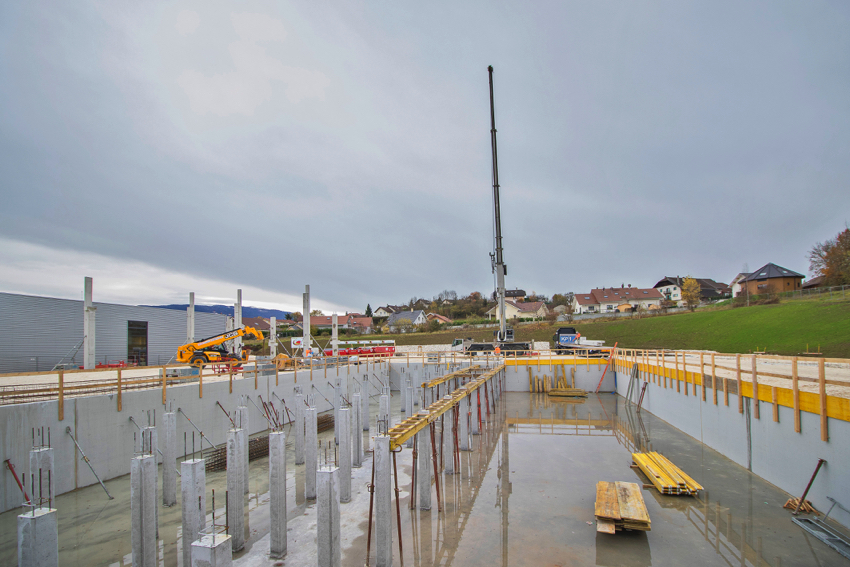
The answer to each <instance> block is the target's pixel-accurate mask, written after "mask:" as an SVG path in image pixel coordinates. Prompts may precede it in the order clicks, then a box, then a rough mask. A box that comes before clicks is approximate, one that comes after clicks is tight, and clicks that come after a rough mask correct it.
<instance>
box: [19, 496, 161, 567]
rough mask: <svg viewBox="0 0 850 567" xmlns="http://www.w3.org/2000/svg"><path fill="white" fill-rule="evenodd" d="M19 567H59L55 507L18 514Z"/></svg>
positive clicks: (57, 523) (57, 527)
mask: <svg viewBox="0 0 850 567" xmlns="http://www.w3.org/2000/svg"><path fill="white" fill-rule="evenodd" d="M134 565H135V562H134ZM151 565H153V563H151ZM18 567H59V518H58V515H57V513H56V509H55V508H47V507H44V508H33V509H32V511H31V512H26V513H25V514H21V515H20V516H18Z"/></svg>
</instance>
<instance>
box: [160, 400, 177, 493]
mask: <svg viewBox="0 0 850 567" xmlns="http://www.w3.org/2000/svg"><path fill="white" fill-rule="evenodd" d="M162 431H163V440H162V441H163V450H162V505H163V506H174V505H175V504H177V468H176V466H177V414H176V413H174V412H173V411H171V412H165V413H164V414H162Z"/></svg>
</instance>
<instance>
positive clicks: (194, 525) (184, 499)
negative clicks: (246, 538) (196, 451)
mask: <svg viewBox="0 0 850 567" xmlns="http://www.w3.org/2000/svg"><path fill="white" fill-rule="evenodd" d="M198 498H200V499H201V501H200V504H198ZM180 503H181V508H182V512H183V565H191V564H192V542H194V541H197V539H198V537H199V535H200V532H201V531H202V530H203V529H204V528H206V526H207V514H206V511H207V473H206V462H205V461H204V460H203V459H194V460H191V461H183V462H182V463H180Z"/></svg>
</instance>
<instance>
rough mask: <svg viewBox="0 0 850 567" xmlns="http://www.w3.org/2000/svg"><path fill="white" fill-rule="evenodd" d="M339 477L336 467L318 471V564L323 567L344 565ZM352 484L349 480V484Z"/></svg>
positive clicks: (323, 468)
mask: <svg viewBox="0 0 850 567" xmlns="http://www.w3.org/2000/svg"><path fill="white" fill-rule="evenodd" d="M339 476H340V471H339V469H338V468H335V467H334V468H330V467H322V468H321V469H320V470H319V471H318V483H319V486H318V497H317V506H318V509H317V511H316V516H317V517H316V532H317V534H316V535H317V537H316V544H317V547H318V564H319V565H321V566H322V567H326V566H327V567H339V566H340V565H341V564H342V547H341V540H340V537H339V524H340V522H339V500H340V487H339ZM350 482H351V479H350V478H349V484H350Z"/></svg>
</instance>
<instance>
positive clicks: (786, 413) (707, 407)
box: [606, 371, 850, 527]
mask: <svg viewBox="0 0 850 567" xmlns="http://www.w3.org/2000/svg"><path fill="white" fill-rule="evenodd" d="M609 372H610V371H609ZM606 380H607V378H606ZM642 383H643V382H642V381H641V382H640V384H641V385H642ZM662 384H663V381H662ZM628 386H629V375H628V374H624V373H622V372H618V373H617V392H618V393H619V394H620V395H622V396H625V395H626V392H627V390H628ZM689 387H690V388H691V389H690V390H689V391H688V394H689V395H688V396H685V393H684V388H685V384H684V382H683V383H682V384H681V391H680V392H677V391H676V383H675V381H673V380H669V379H668V387H667V388H664V387H663V385H658V384H655V383H652V382H649V383H648V385H647V387H646V393H645V394H644V399H643V404H642V411H647V412H649V413H652V414H653V415H655V416H657V417H659V418H661V419H663V420H664V421H666V422H668V423H669V424H671V425H672V426H674V427H676V428H678V429H680V430H681V431H683V432H685V433H687V434H688V435H690V436H691V437H693V438H695V439H698V440H699V441H701V442H702V443H705V444H706V445H708V446H709V447H711V448H712V449H714V450H716V451H718V452H719V453H721V454H723V455H724V456H726V457H728V458H729V459H731V460H732V461H734V462H736V463H737V464H739V465H741V466H742V467H744V468H749V469H750V470H751V471H752V472H753V473H755V474H757V475H759V476H760V477H762V478H763V479H765V480H767V481H768V482H770V483H772V484H774V485H776V486H777V487H779V488H780V489H782V490H784V491H786V492H788V493H789V494H791V495H793V496H796V497H799V496H800V495H802V493H803V490H804V489H805V487H806V483H808V481H809V478H811V476H812V473H813V472H814V470H815V466H816V465H817V461H818V459H819V458H822V459H826V461H827V464H826V465H824V466H823V467H822V468H821V470H820V472H819V473H818V476H817V479H816V480H815V482H814V483H813V484H812V488H811V491H810V492H809V494H808V496H807V497H806V499H807V500H810V501H811V502H812V503H813V504H814V505H815V508H817V509H818V510H821V511H824V512H825V511H826V510H828V509H829V507H830V506H831V504H832V503H831V502H830V501H829V500H827V498H826V497H827V496H831V497H832V498H835V499H837V500H838V501H839V502H841V503H842V504H843V505H844V506H846V507H850V506H848V504H850V501H848V500H849V499H848V496H847V495H848V494H850V474H848V471H850V450H848V447H850V423H848V422H846V421H841V420H838V419H829V422H828V426H829V441H821V436H820V416H818V415H815V414H812V413H808V412H805V411H804V412H800V423H801V432H800V433H797V432H795V431H794V412H793V410H792V409H791V408H787V407H784V406H779V421H778V422H775V421H773V407H772V404H770V403H767V402H760V403H761V406H760V414H761V419H756V418H755V414H754V412H753V411H752V410H753V408H752V404H753V400H752V399H750V398H746V397H745V398H744V413H739V411H738V397H737V396H736V395H735V394H732V393H730V394H729V405H728V406H726V405H725V404H724V401H723V393H722V392H718V395H717V398H718V399H717V405H715V404H714V401H713V391H712V390H711V389H710V388H709V389H708V390H707V392H706V401H705V402H703V401H702V392H701V386H697V395H696V396H695V395H693V389H692V388H693V386H692V385H689ZM639 391H640V390H639V388H638V392H639ZM634 399H635V400H636V399H637V396H634ZM748 406H749V408H748ZM748 409H749V411H747V410H748ZM748 422H749V430H750V433H749V435H748V433H747V424H748ZM830 517H831V518H834V519H835V520H836V521H838V522H840V523H841V524H843V525H844V526H849V527H850V514H848V513H847V512H844V511H843V510H841V509H839V508H838V507H835V508H834V509H833V510H832V513H831V514H830Z"/></svg>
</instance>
